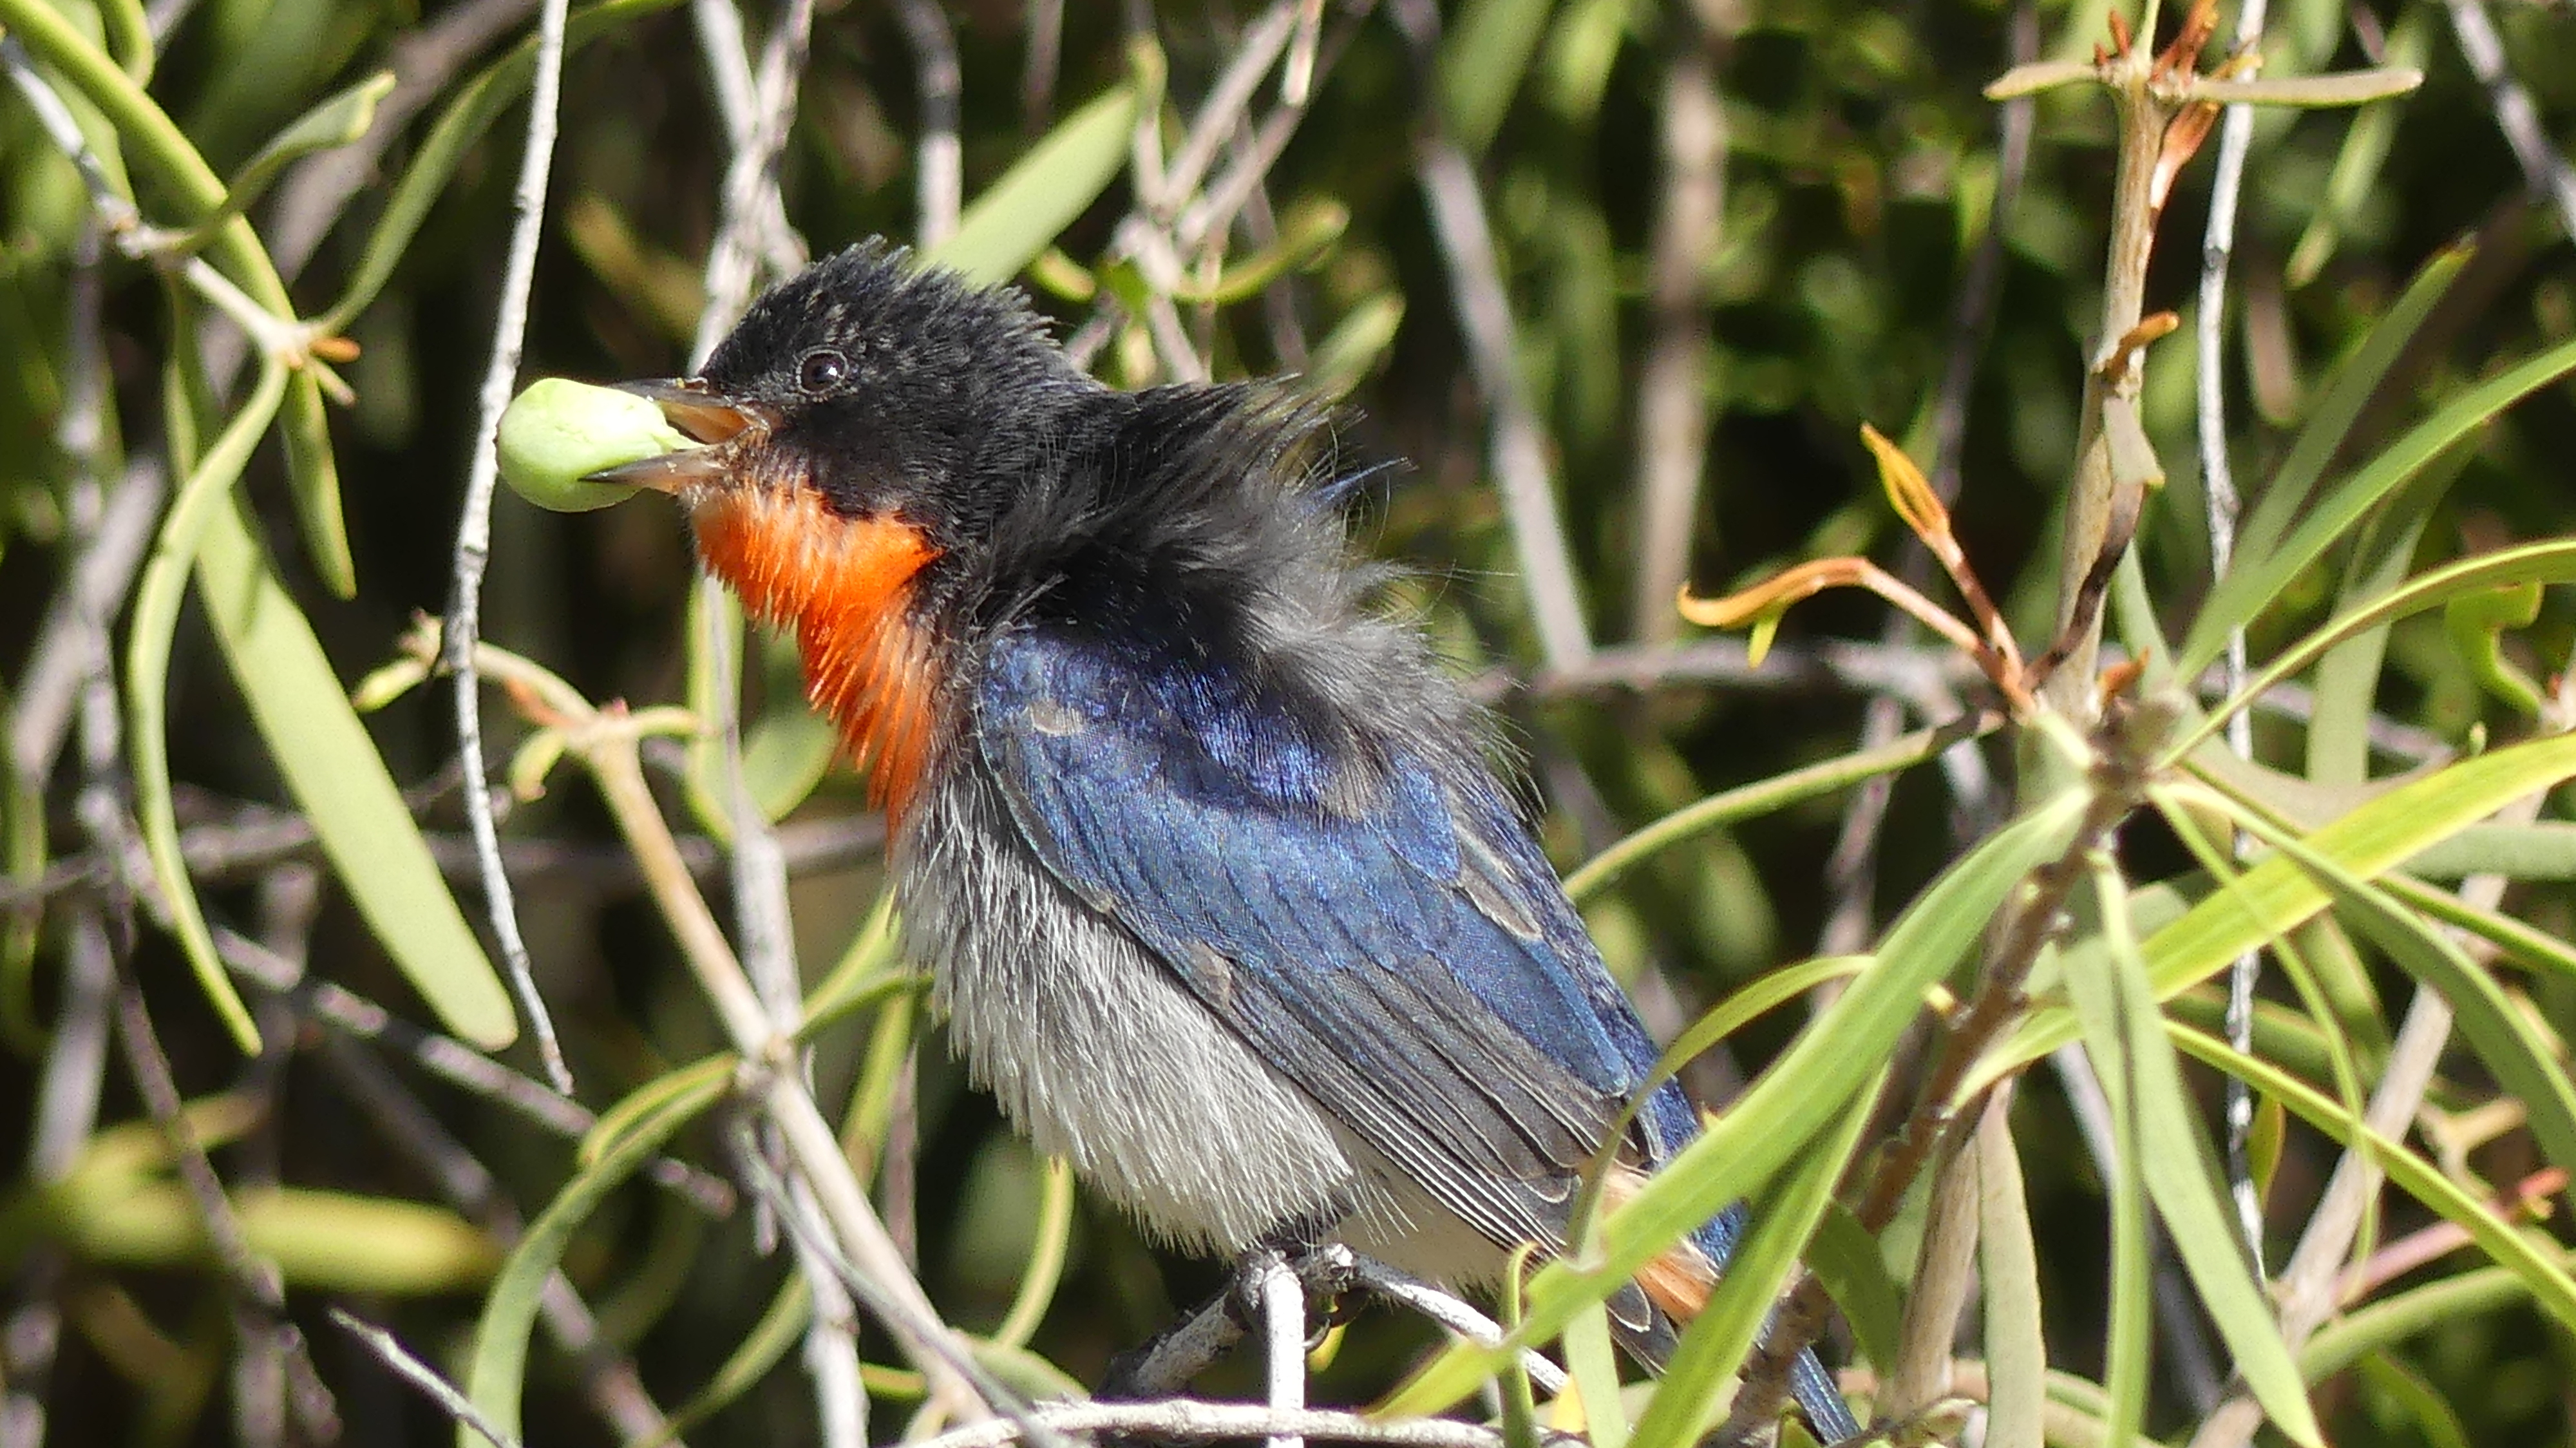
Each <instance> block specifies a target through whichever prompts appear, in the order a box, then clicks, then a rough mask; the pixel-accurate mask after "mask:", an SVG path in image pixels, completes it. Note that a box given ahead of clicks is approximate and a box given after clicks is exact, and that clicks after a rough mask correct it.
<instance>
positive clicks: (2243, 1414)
mask: <svg viewBox="0 0 2576 1448" xmlns="http://www.w3.org/2000/svg"><path fill="white" fill-rule="evenodd" d="M2556 727H2563V726H2556ZM2542 801H2543V797H2542V796H2538V795H2534V796H2532V797H2531V798H2529V799H2525V800H2522V801H2520V802H2518V803H2517V804H2515V805H2513V806H2511V807H2510V808H2508V809H2506V810H2504V811H2502V812H2501V813H2500V814H2499V815H2498V819H2499V820H2500V821H2502V822H2504V823H2508V824H2513V823H2529V822H2530V821H2531V820H2533V819H2536V818H2538V817H2539V813H2540V806H2541V804H2542ZM2505 884H2506V882H2505V879H2504V877H2503V876H2500V875H2481V876H2477V877H2475V878H2473V879H2470V880H2467V881H2464V882H2462V883H2461V886H2460V898H2461V899H2463V900H2465V901H2467V902H2468V903H2470V904H2471V905H2474V906H2477V907H2478V908H2480V909H2484V910H2492V909H2494V908H2495V907H2496V904H2497V902H2498V901H2500V900H2502V899H2503V898H2504V889H2505ZM2454 934H2455V935H2457V934H2459V932H2454ZM2460 946H2461V948H2462V949H2463V950H2466V951H2468V952H2469V953H2470V955H2471V958H2473V959H2484V958H2487V957H2489V956H2491V955H2492V954H2493V953H2494V947H2493V946H2492V945H2490V944H2488V943H2487V942H2485V941H2483V940H2480V939H2476V938H2471V937H2466V936H2461V938H2460ZM2451 1018H2452V1012H2451V1005H2450V1002H2448V1001H2446V1000H2444V999H2443V998H2442V995H2441V993H2440V992H2439V991H2436V990H2434V989H2432V988H2431V987H2429V986H2420V985H2419V986H2418V987H2416V990H2415V998H2414V1000H2412V1001H2410V1002H2409V1003H2408V1004H2407V1007H2406V1018H2405V1020H2404V1021H2403V1022H2401V1023H2400V1024H2399V1025H2398V1027H2397V1038H2396V1040H2395V1041H2393V1042H2392V1043H2391V1044H2390V1046H2389V1050H2388V1060H2387V1063H2386V1064H2385V1065H2383V1066H2382V1067H2381V1068H2380V1074H2379V1084H2378V1085H2377V1086H2375V1087H2373V1088H2372V1090H2371V1093H2370V1104H2369V1106H2368V1107H2367V1108H2365V1109H2364V1111H2363V1112H2362V1123H2363V1125H2365V1126H2366V1127H2368V1128H2369V1129H2370V1130H2371V1131H2372V1132H2374V1133H2376V1134H2377V1135H2379V1136H2383V1137H2388V1138H2391V1139H2394V1138H2398V1137H2401V1136H2403V1135H2404V1134H2405V1131H2406V1124H2407V1123H2408V1122H2410V1121H2412V1120H2414V1118H2415V1109H2416V1108H2417V1107H2418V1106H2420V1105H2422V1104H2423V1101H2424V1093H2425V1091H2426V1089H2427V1088H2429V1087H2430V1086H2431V1085H2432V1083H2433V1072H2434V1069H2435V1068H2436V1067H2437V1066H2439V1065H2440V1063H2441V1059H2442V1050H2443V1047H2444V1046H2446V1045H2447V1044H2448V1043H2449V1042H2450V1039H2451ZM2384 1176H2385V1173H2384V1172H2383V1171H2382V1170H2381V1168H2380V1166H2379V1162H2378V1160H2377V1158H2375V1157H2374V1156H2373V1155H2372V1154H2371V1153H2370V1151H2369V1150H2368V1149H2367V1148H2365V1147H2364V1146H2362V1145H2361V1144H2360V1143H2358V1142H2356V1143H2354V1144H2353V1145H2351V1146H2348V1147H2346V1148H2345V1149H2344V1153H2343V1156H2342V1158H2341V1159H2340V1160H2339V1161H2337V1162H2336V1164H2335V1170H2334V1175H2333V1176H2332V1177H2331V1178H2330V1179H2328V1181H2327V1182H2326V1190H2325V1195H2324V1196H2323V1197H2322V1198H2321V1199H2319V1201H2318V1203H2317V1205H2316V1209H2315V1210H2314V1211H2312V1212H2310V1213H2309V1214H2308V1225H2307V1229H2306V1230H2305V1231H2304V1232H2302V1233H2301V1234H2300V1236H2299V1245H2298V1246H2297V1248H2296V1249H2294V1250H2293V1251H2292V1252H2291V1254H2290V1261H2289V1265H2288V1266H2286V1267H2284V1268H2283V1269H2282V1270H2281V1277H2280V1281H2279V1282H2278V1283H2277V1284H2275V1286H2274V1289H2273V1294H2274V1297H2275V1299H2276V1300H2277V1301H2278V1302H2279V1303H2280V1314H2281V1338H2282V1340H2283V1341H2284V1342H2286V1343H2288V1344H2289V1346H2290V1350H2291V1351H2292V1352H2297V1351H2298V1350H2299V1348H2300V1347H2301V1346H2302V1345H2303V1344H2305V1343H2306V1342H2307V1340H2308V1338H2309V1336H2310V1335H2311V1334H2313V1333H2314V1332H2315V1331H2316V1330H2317V1328H2318V1327H2319V1326H2320V1325H2321V1324H2323V1323H2324V1322H2325V1320H2326V1318H2327V1317H2329V1316H2330V1315H2332V1314H2333V1312H2334V1311H2335V1309H2336V1308H2337V1307H2339V1306H2341V1305H2342V1302H2341V1293H2340V1289H2341V1287H2342V1284H2343V1273H2344V1268H2345V1265H2346V1262H2345V1259H2346V1257H2347V1255H2348V1254H2349V1253H2350V1252H2351V1250H2352V1242H2353V1235H2354V1234H2355V1233H2356V1232H2358V1231H2360V1230H2361V1223H2362V1219H2363V1217H2364V1216H2365V1215H2366V1214H2367V1211H2368V1208H2369V1204H2370V1201H2371V1199H2372V1198H2373V1197H2375V1196H2377V1195H2378V1193H2379V1186H2380V1182H2381V1181H2382V1179H2383V1178H2384ZM2262 1423H2263V1409H2262V1406H2261V1405H2260V1404H2258V1403H2256V1402H2255V1401H2254V1396H2253V1394H2252V1393H2251V1392H2249V1391H2246V1390H2245V1389H2244V1388H2243V1387H2242V1385H2241V1384H2240V1385H2237V1390H2236V1391H2235V1392H2233V1393H2232V1394H2230V1395H2229V1397H2228V1399H2227V1401H2226V1402H2224V1403H2221V1404H2220V1405H2219V1406H2218V1410H2217V1411H2216V1412H2213V1413H2211V1414H2210V1415H2209V1416H2208V1417H2207V1418H2204V1419H2203V1420H2201V1425H2200V1429H2199V1431H2198V1432H2196V1433H2194V1434H2193V1435H2192V1438H2191V1445H2190V1448H2244V1445H2246V1444H2247V1443H2250V1442H2252V1441H2253V1438H2254V1430H2255V1429H2256V1428H2258V1427H2260V1426H2262Z"/></svg>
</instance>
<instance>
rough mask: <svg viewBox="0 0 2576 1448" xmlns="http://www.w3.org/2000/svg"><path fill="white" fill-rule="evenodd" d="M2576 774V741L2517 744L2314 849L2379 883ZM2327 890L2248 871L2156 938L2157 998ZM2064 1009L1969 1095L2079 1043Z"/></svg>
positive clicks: (2298, 874)
mask: <svg viewBox="0 0 2576 1448" xmlns="http://www.w3.org/2000/svg"><path fill="white" fill-rule="evenodd" d="M2570 776H2576V735H2557V736H2553V737H2551V738H2547V739H2540V740H2534V741H2532V742H2530V743H2526V744H2517V745H2514V746H2513V747H2511V748H2508V749H2499V750H2497V751H2495V752H2494V753H2492V754H2482V755H2479V756H2478V757H2477V758H2474V759H2465V760H2462V761H2460V762H2459V763H2457V764H2453V765H2450V766H2447V767H2446V768H2444V769H2442V770H2440V771H2439V772H2437V773H2434V774H2430V775H2427V776H2425V777H2424V778H2422V779H2417V780H2413V781H2410V782H2408V783H2407V784H2405V785H2402V786H2400V787H2399V788H2397V789H2394V790H2391V791H2389V792H2388V793H2387V794H2385V795H2383V796H2381V797H2380V798H2378V799H2376V800H2373V801H2372V802H2371V803H2369V804H2367V805H2364V806H2363V807H2362V808H2360V809H2357V810H2354V811H2353V812H2352V813H2350V814H2348V815H2346V816H2344V817H2343V818H2342V819H2339V820H2337V821H2335V822H2334V823H2333V824H2331V825H2328V826H2326V827H2325V828H2324V829H2321V830H2318V831H2317V832H2316V833H2314V834H2313V835H2311V836H2309V837H2308V844H2309V846H2310V847H2311V848H2312V849H2314V850H2316V851H2317V853H2318V854H2320V855H2322V856H2323V857H2325V858H2327V859H2330V860H2332V861H2334V862H2335V863H2336V864H2337V865H2339V866H2341V867H2342V868H2343V869H2345V870H2348V871H2350V872H2351V873H2352V874H2353V875H2355V876H2357V877H2359V878H2361V879H2364V880H2368V879H2373V878H2375V877H2377V876H2379V875H2380V874H2382V873H2385V872H2386V871H2388V870H2392V869H2394V868H2396V867H2397V866H2398V865H2400V864H2402V863H2404V862H2405V861H2406V860H2408V859H2410V858H2412V857H2413V856H2415V855H2417V854H2420V853H2422V852H2423V851H2424V850H2425V849H2426V848H2427V847H2429V846H2431V845H2432V844H2434V843H2435V842H2436V841H2439V840H2442V839H2444V838H2447V837H2448V836H2450V835H2451V834H2454V833H2456V832H2457V831H2459V830H2461V829H2463V828H2465V827H2467V826H2468V825H2470V824H2472V823H2474V822H2476V821H2478V820H2482V819H2484V818H2486V817H2487V816H2488V815H2491V814H2493V813H2495V812H2496V811H2497V810H2500V809H2502V808H2504V807H2505V806H2506V805H2508V804H2510V803H2512V802H2513V801H2515V800H2517V799H2520V798H2522V797H2523V796H2525V795H2528V794H2533V793H2536V792H2538V791H2540V790H2543V789H2548V788H2550V787H2552V786H2554V785H2556V784H2558V783H2559V782H2560V781H2562V780H2564V779H2567V778H2569V777H2570ZM2327 899H2328V896H2327V894H2326V891H2325V887H2323V886H2321V885H2319V884H2317V883H2316V882H2315V881H2314V880H2312V879H2310V878H2309V877H2308V876H2307V875H2306V873H2305V872H2303V871H2301V870H2300V869H2299V867H2298V866H2297V865H2295V864H2293V863H2291V862H2290V861H2289V860H2286V859H2280V858H2274V859H2270V860H2266V861H2264V862H2263V863H2261V864H2259V865H2257V866H2255V867H2254V868H2253V869H2251V870H2248V871H2246V872H2245V879H2244V884H2243V886H2242V888H2240V889H2235V890H2224V891H2219V892H2217V893H2215V894H2212V895H2210V896H2208V897H2207V898H2205V899H2203V900H2202V901H2201V902H2200V903H2199V904H2197V905H2195V906H2193V907H2192V908H2191V910H2190V911H2189V912H2188V913H2186V914H2185V915H2184V916H2183V918H2182V919H2180V920H2177V921H2175V922H2174V923H2173V924H2171V925H2169V926H2166V927H2165V928H2164V929H2162V930H2159V931H2157V932H2156V933H2155V934H2153V935H2151V936H2149V937H2148V938H2147V940H2146V942H2145V953H2146V958H2147V966H2148V970H2149V973H2150V975H2151V977H2152V979H2153V980H2154V983H2155V992H2156V997H2157V999H2159V1000H2170V999H2172V998H2173V997H2174V996H2176V995H2178V994H2180V993H2181V992H2183V991H2185V990H2188V989H2190V988H2191V987H2192V986H2195V985H2198V984H2199V983H2200V982H2202V981H2204V980H2207V979H2209V978H2210V977H2211V976H2213V975H2216V974H2217V973H2218V972H2219V971H2221V970H2224V969H2226V968H2227V966H2228V965H2229V963H2230V962H2232V961H2234V960H2235V959H2236V957H2237V956H2239V955H2242V954H2244V953H2245V952H2246V951H2249V950H2257V949H2260V948H2262V947H2263V946H2265V945H2266V944H2268V943H2270V941H2271V940H2272V938H2273V937H2274V936H2277V935H2279V934H2281V933H2283V932H2285V931H2288V930H2289V929H2291V928H2292V927H2293V926H2296V925H2297V924H2299V922H2301V921H2303V920H2306V919H2307V918H2308V917H2310V916H2312V915H2314V914H2316V913H2317V912H2318V911H2319V910H2322V909H2324V908H2325V906H2326V903H2327ZM2075 1034H2076V1028H2075V1022H2074V1020H2073V1018H2072V1016H2071V1014H2070V1013H2069V1012H2068V1011H2067V1010H2066V1009H2065V1008H2064V1007H2053V1008H2047V1009H2043V1010H2039V1011H2036V1012H2034V1013H2033V1014H2032V1016H2031V1019H2030V1021H2029V1022H2028V1023H2026V1024H2025V1025H2024V1026H2023V1027H2022V1028H2021V1029H2020V1030H2019V1031H2018V1032H2016V1033H2015V1034H2014V1036H2013V1038H2012V1040H2011V1041H2010V1042H2009V1043H2008V1044H2007V1045H2006V1046H2004V1047H2003V1048H2002V1049H2000V1050H1998V1051H1996V1052H1994V1053H1993V1054H1992V1055H1990V1056H1989V1057H1988V1059H1987V1060H1985V1061H1984V1062H1981V1063H1980V1064H1979V1066H1978V1068H1977V1070H1976V1071H1975V1072H1974V1073H1972V1074H1971V1076H1970V1078H1969V1082H1968V1087H1967V1089H1971V1090H1973V1089H1975V1088H1976V1087H1978V1086H1981V1085H1983V1084H1986V1083H1990V1082H1992V1081H1994V1080H1997V1079H1999V1078H2001V1077H2002V1076H2005V1075H2009V1074H2011V1073H2012V1072H2013V1071H2015V1070H2017V1069H2019V1068H2020V1067H2022V1066H2024V1065H2027V1064H2029V1063H2030V1062H2032V1061H2035V1060H2038V1059H2039V1058H2040V1057H2042V1056H2045V1055H2047V1054H2048V1053H2049V1052H2050V1051H2053V1050H2055V1049H2057V1048H2058V1047H2059V1046H2062V1045H2064V1044H2066V1043H2067V1042H2068V1041H2070V1040H2072V1039H2074V1037H2075Z"/></svg>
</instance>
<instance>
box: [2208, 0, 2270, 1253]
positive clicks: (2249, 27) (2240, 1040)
mask: <svg viewBox="0 0 2576 1448" xmlns="http://www.w3.org/2000/svg"><path fill="white" fill-rule="evenodd" d="M2268 8H2269V6H2268V0H2244V5H2243V7H2242V8H2241V9H2239V10H2238V12H2237V15H2236V51H2237V53H2238V54H2240V55H2242V54H2247V53H2249V52H2251V51H2252V50H2253V48H2254V47H2255V46H2256V45H2258V44H2260V43H2261V41H2262V39H2263V21H2264V15H2265V12H2266V10H2267V9H2268ZM2253 144H2254V108H2253V107H2252V106H2250V105H2243V104H2239V105H2232V106H2229V107H2228V108H2227V110H2226V113H2225V119H2223V120H2222V121H2221V122H2220V130H2219V137H2218V167H2217V172H2216V174H2215V175H2214V176H2213V177H2212V178H2211V180H2210V193H2209V225H2208V228H2207V230H2206V231H2205V232H2204V233H2203V238H2204V239H2203V241H2202V242H2201V253H2200V308H2199V317H2198V327H2197V329H2196V332H2195V341H2196V343H2197V346H2198V368H2199V371H2198V375H2197V379H2196V380H2197V384H2198V387H2199V394H2200V395H2199V411H2198V432H2199V442H2200V478H2201V493H2202V499H2203V502H2204V504H2205V506H2206V508H2207V511H2208V515H2209V573H2210V576H2211V577H2212V578H2223V577H2225V576H2226V575H2227V570H2228V566H2229V565H2230V563H2232V562H2233V561H2234V559H2235V555H2236V517H2237V514H2238V512H2239V511H2240V509H2241V508H2242V502H2241V500H2240V498H2239V496H2238V494H2237V491H2236V476H2235V472H2234V470H2233V469H2232V468H2231V467H2230V465H2229V462H2228V457H2227V442H2228V439H2227V347H2226V323H2227V267H2228V261H2229V258H2230V256H2231V255H2232V254H2233V253H2234V251H2235V247H2236V203H2237V198H2238V196H2239V194H2240V193H2241V192H2242V191H2243V189H2244V185H2245V157H2246V154H2247V152H2248V151H2250V150H2251V149H2252V147H2253ZM2219 679H2220V682H2221V685H2222V687H2224V688H2225V689H2226V690H2227V692H2228V693H2229V694H2230V695H2231V696H2232V695H2234V694H2235V693H2236V692H2237V691H2238V690H2239V689H2242V688H2243V687H2244V686H2245V630H2244V629H2243V628H2242V627H2238V628H2235V629H2231V630H2229V631H2228V635H2227V651H2226V653H2225V655H2224V656H2223V657H2222V658H2221V659H2220V661H2219ZM2227 747H2228V749H2229V750H2230V751H2232V752H2233V753H2234V754H2235V755H2236V757H2237V758H2239V759H2251V758H2253V757H2254V720H2253V718H2252V716H2251V715H2249V714H2248V713H2246V712H2245V711H2243V710H2239V711H2238V712H2237V713H2236V714H2235V716H2234V717H2232V718H2230V719H2229V720H2228V721H2227ZM2237 847H2238V849H2239V851H2240V852H2241V850H2242V848H2243V841H2241V840H2240V841H2238V842H2237ZM2262 968H2263V957H2262V953H2261V952H2259V951H2247V952H2246V953H2245V954H2243V955H2241V956H2238V957H2237V959H2236V962H2235V964H2234V965H2232V966H2231V967H2229V970H2228V975H2227V1041H2228V1044H2229V1045H2231V1046H2233V1047H2235V1048H2236V1049H2237V1050H2239V1051H2248V1050H2251V1049H2253V1040H2254V989H2255V986H2256V985H2257V984H2258V982H2259V981H2260V979H2261V973H2262ZM2226 1100H2227V1104H2226V1113H2227V1186H2228V1194H2229V1196H2230V1197H2231V1198H2232V1199H2233V1200H2234V1202H2235V1205H2236V1229H2237V1231H2238V1232H2240V1233H2242V1234H2243V1235H2244V1238H2245V1249H2246V1252H2247V1253H2248V1254H2249V1256H2250V1258H2251V1260H2252V1262H2253V1266H2254V1275H2255V1278H2256V1280H2257V1281H2260V1280H2261V1279H2262V1276H2263V1204H2262V1202H2261V1200H2260V1199H2259V1198H2258V1197H2257V1196H2256V1194H2255V1191H2254V1171H2253V1164H2252V1161H2251V1159H2250V1158H2249V1157H2248V1156H2247V1154H2246V1143H2247V1142H2248V1141H2249V1140H2250V1139H2251V1137H2252V1134H2253V1130H2254V1092H2253V1089H2252V1088H2251V1087H2249V1086H2247V1085H2246V1084H2245V1083H2244V1082H2243V1081H2240V1080H2238V1079H2237V1078H2235V1077H2233V1076H2230V1077H2228V1078H2227V1083H2226Z"/></svg>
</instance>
